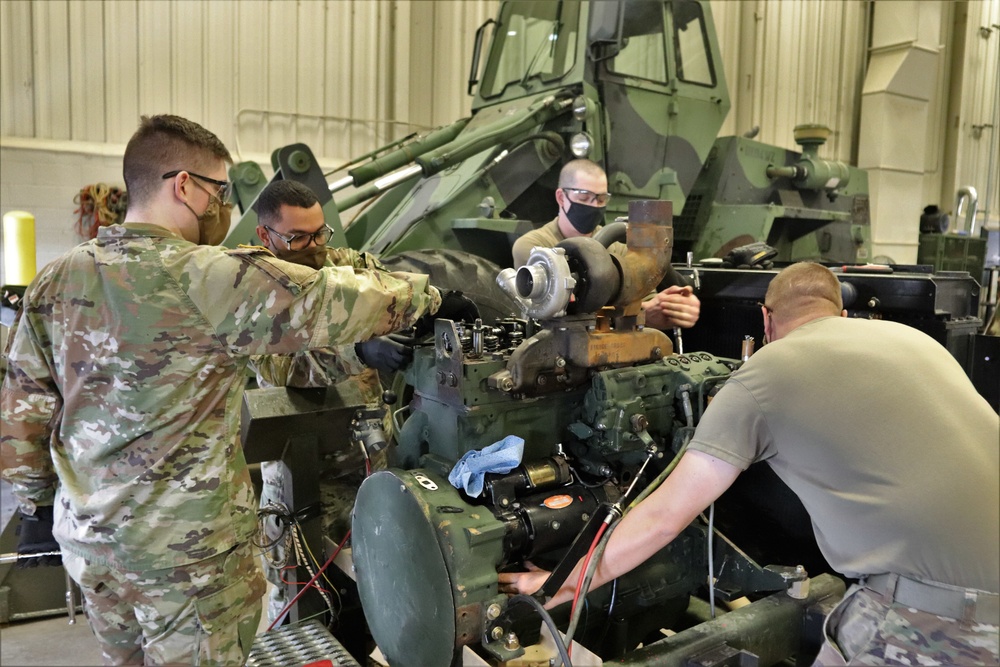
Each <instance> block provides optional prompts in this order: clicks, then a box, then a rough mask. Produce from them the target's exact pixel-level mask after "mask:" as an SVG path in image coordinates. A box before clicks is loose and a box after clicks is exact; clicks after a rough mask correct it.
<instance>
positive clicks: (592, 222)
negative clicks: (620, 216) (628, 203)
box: [563, 199, 604, 234]
mask: <svg viewBox="0 0 1000 667" xmlns="http://www.w3.org/2000/svg"><path fill="white" fill-rule="evenodd" d="M567 201H569V200H568V199H567ZM563 213H565V214H566V218H567V219H568V220H569V223H570V224H571V225H573V229H575V230H576V231H578V232H580V233H581V234H589V233H591V232H592V231H594V229H596V228H597V225H598V223H600V222H601V220H602V219H604V207H603V206H588V205H587V204H580V203H579V202H575V201H570V202H569V208H567V209H565V210H564V211H563Z"/></svg>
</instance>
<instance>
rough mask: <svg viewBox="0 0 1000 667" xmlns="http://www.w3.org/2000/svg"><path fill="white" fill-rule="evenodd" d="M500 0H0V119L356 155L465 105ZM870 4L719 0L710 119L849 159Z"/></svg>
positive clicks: (962, 168) (987, 73)
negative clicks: (807, 132) (162, 122)
mask: <svg viewBox="0 0 1000 667" xmlns="http://www.w3.org/2000/svg"><path fill="white" fill-rule="evenodd" d="M497 5H498V2H497V0H465V1H463V2H455V1H445V0H433V1H432V0H426V1H423V0H412V1H405V0H397V1H394V2H388V1H381V0H325V1H324V0H302V1H297V2H296V1H292V0H278V1H273V2H267V1H264V0H244V1H241V2H235V1H233V0H180V1H171V0H141V1H140V0H3V2H0V67H2V72H0V74H2V76H0V98H2V102H0V135H3V136H6V137H12V136H13V137H26V138H39V139H55V140H72V141H86V142H98V143H110V144H123V143H124V142H126V141H127V139H128V137H129V135H130V133H131V132H132V130H133V129H134V127H135V124H136V119H137V117H138V115H139V114H142V113H158V112H173V113H178V114H181V115H185V116H189V117H191V118H194V119H196V120H198V121H200V122H202V123H203V124H205V125H206V126H207V127H209V128H211V129H212V130H214V131H215V132H216V133H218V134H219V136H220V137H221V138H222V139H223V141H225V142H226V144H227V145H228V146H230V147H231V148H232V149H233V152H234V153H235V154H237V158H238V159H241V158H242V159H262V158H263V159H264V160H266V159H267V158H266V156H267V155H269V154H270V152H271V150H273V149H274V148H276V147H279V146H282V145H285V144H288V143H291V142H293V141H301V142H304V143H306V144H308V145H310V146H311V147H312V148H313V150H314V152H316V153H317V155H319V156H320V157H321V158H326V159H327V161H334V160H339V159H344V158H346V157H348V156H356V155H358V154H361V153H364V152H366V151H368V150H371V149H372V148H374V147H376V146H377V145H381V144H382V143H384V142H386V141H387V140H389V139H391V138H393V137H396V136H400V135H401V134H402V133H404V132H408V131H411V130H414V129H421V128H425V127H432V126H436V125H440V124H443V123H447V122H450V121H452V120H454V119H456V118H459V117H461V116H464V115H467V114H468V111H469V104H470V98H468V97H467V96H466V95H465V88H466V79H467V75H468V67H469V56H470V54H471V50H472V41H473V36H474V33H475V29H476V27H477V26H478V25H480V24H481V23H482V22H483V21H484V20H485V19H487V18H490V17H493V16H495V14H496V9H497ZM870 7H871V5H870V3H869V2H830V1H828V0H744V1H742V2H717V3H715V4H714V5H713V13H714V15H715V20H716V25H717V29H718V31H719V34H720V40H721V43H722V53H723V57H724V61H725V63H724V65H725V70H726V74H727V77H728V80H729V84H730V89H731V94H732V98H733V110H732V111H731V112H730V115H729V118H728V119H727V122H726V125H725V127H724V128H723V132H724V133H742V132H745V131H747V130H748V129H750V128H751V127H753V126H760V134H759V135H758V139H759V140H760V141H764V142H767V143H773V144H778V145H781V146H785V147H788V148H795V143H794V140H793V139H792V128H793V127H794V126H795V125H796V124H799V123H807V122H808V123H815V122H819V123H824V124H826V125H829V126H830V127H831V128H832V129H833V130H834V134H833V136H832V137H831V139H830V142H829V145H828V146H827V147H825V148H824V149H823V150H822V154H823V155H824V156H826V157H831V158H838V159H842V160H846V161H849V162H855V161H856V156H857V127H858V120H857V119H858V108H859V98H860V87H861V84H862V81H863V75H864V67H865V58H866V46H867V38H868V37H867V36H868V20H869V13H870ZM968 7H969V14H970V16H969V21H968V23H969V27H968V32H969V36H968V37H967V40H968V45H967V50H966V54H967V58H966V60H967V62H966V64H965V67H964V68H960V70H959V71H960V72H961V75H962V77H963V80H964V81H963V83H964V88H965V90H966V91H968V92H967V93H963V100H964V98H965V97H966V96H967V97H968V100H967V101H963V106H962V110H961V115H962V119H961V121H960V122H961V123H963V125H962V127H963V128H964V129H963V131H962V134H961V136H960V137H959V138H958V139H957V140H956V142H957V145H955V146H953V150H954V151H955V152H954V159H955V160H956V163H957V164H956V166H955V172H956V175H955V179H956V180H957V181H962V180H963V179H965V180H968V178H969V176H970V175H971V174H976V173H985V171H984V170H985V169H986V164H985V163H986V162H987V161H988V155H989V151H990V150H991V148H990V143H989V141H988V139H990V138H992V137H995V132H993V131H992V129H991V128H985V130H983V128H980V130H978V131H977V130H976V129H975V128H974V127H973V126H974V125H987V124H990V123H991V122H992V121H991V117H990V115H989V114H990V112H991V111H992V98H991V97H990V95H991V93H992V92H993V91H994V90H995V89H996V82H997V74H996V60H995V56H994V55H992V54H995V52H996V41H997V40H998V39H1000V38H993V39H984V38H980V37H977V36H976V33H975V31H976V30H977V28H978V26H980V25H987V26H988V25H990V23H997V22H998V19H997V16H996V15H997V14H998V13H1000V9H998V8H1000V0H973V1H970V2H969V3H968ZM990 48H992V49H993V51H992V52H991V51H990ZM991 58H993V59H992V60H991ZM389 121H399V124H393V123H391V122H389ZM977 134H978V135H979V137H977V136H976V135H977ZM984 136H985V137H986V138H987V140H986V141H984V140H983V139H982V137H984ZM994 145H995V144H994ZM944 148H945V147H944V145H943V142H942V145H941V146H940V148H935V149H934V151H935V155H937V153H939V152H940V151H941V150H944ZM935 161H936V162H939V160H937V159H936V158H935ZM941 187H942V189H943V190H947V189H949V188H950V187H951V185H950V183H945V184H942V186H941ZM994 201H995V198H994ZM994 208H998V207H996V206H995V207H994Z"/></svg>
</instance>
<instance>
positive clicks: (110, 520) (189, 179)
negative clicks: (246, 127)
mask: <svg viewBox="0 0 1000 667" xmlns="http://www.w3.org/2000/svg"><path fill="white" fill-rule="evenodd" d="M229 162H231V157H230V155H229V152H228V151H227V150H226V148H225V146H223V144H222V143H221V142H220V141H219V139H218V138H217V137H216V136H215V135H214V134H212V133H211V132H209V131H208V130H206V129H204V128H203V127H201V126H200V125H198V124H196V123H193V122H191V121H188V120H186V119H183V118H179V117H176V116H154V117H151V118H145V117H144V118H143V119H142V122H141V124H140V127H139V129H138V131H137V132H136V133H135V135H134V136H133V137H132V139H131V140H130V141H129V144H128V146H127V148H126V151H125V157H124V177H125V183H126V186H127V188H128V192H129V209H128V212H127V214H126V217H125V222H124V224H121V225H113V226H111V227H107V228H104V229H101V230H100V231H99V233H98V237H97V238H96V239H94V240H92V241H90V242H88V243H84V244H82V245H80V246H77V247H76V248H74V249H73V250H71V251H70V252H68V253H67V254H66V255H64V256H63V257H61V258H59V259H57V260H56V261H54V262H52V263H51V264H49V265H48V266H46V267H45V268H44V269H43V270H42V271H41V272H40V273H39V274H38V276H37V277H36V278H35V280H34V281H33V282H32V284H31V285H30V286H29V287H28V290H27V292H26V294H25V298H24V301H23V308H22V309H21V311H20V313H19V317H18V321H17V322H16V323H15V326H14V329H13V330H12V332H11V337H10V342H9V346H8V352H7V354H8V362H9V367H8V372H7V375H6V377H5V378H4V383H3V387H2V390H0V407H2V417H3V424H4V428H3V434H2V437H0V457H2V472H3V477H4V478H5V479H7V480H9V481H10V482H12V483H13V487H14V493H15V496H16V497H17V499H18V501H19V504H20V507H21V510H22V512H23V513H24V514H27V515H34V514H35V513H36V510H37V511H42V510H44V508H45V507H46V506H50V507H51V506H53V505H54V530H53V533H54V536H55V538H56V540H57V541H58V543H59V545H60V547H61V549H62V551H63V555H64V560H65V566H66V569H67V571H68V572H69V573H70V575H71V576H72V577H73V578H74V579H75V580H76V581H77V583H79V584H80V587H81V588H82V590H83V592H84V597H85V599H86V608H87V616H88V619H89V620H90V623H91V627H92V628H93V630H94V632H95V634H96V635H97V638H98V641H99V642H100V644H101V648H102V651H103V653H104V660H105V662H106V663H107V664H126V663H129V664H135V663H140V664H141V663H143V662H144V661H145V662H147V664H153V663H184V664H238V663H241V662H242V661H243V660H244V659H245V657H246V655H247V654H248V652H249V649H250V642H251V639H252V637H253V635H254V633H255V630H256V626H257V623H258V620H259V617H260V597H261V595H262V594H263V591H264V580H263V577H261V575H260V570H259V568H257V567H256V563H255V561H254V559H253V555H252V553H251V549H250V547H249V540H250V537H251V535H252V533H253V531H254V528H255V515H256V508H255V505H256V503H255V502H254V497H253V496H254V494H253V489H252V486H251V482H250V476H249V474H248V472H247V465H246V461H245V459H244V457H243V453H242V451H241V449H240V448H239V447H238V445H237V442H236V435H237V432H238V426H239V424H238V422H239V409H238V405H239V402H240V399H241V395H242V392H243V389H244V384H245V377H246V369H247V364H248V362H249V359H250V357H251V356H252V355H261V354H285V355H287V354H293V353H295V352H298V351H301V350H305V349H322V348H328V347H331V346H336V345H341V344H346V343H353V342H355V341H358V340H365V339H368V338H370V337H372V336H377V335H382V334H385V333H388V332H390V331H395V330H398V329H401V328H405V327H407V326H409V325H411V324H413V323H414V322H415V321H416V320H417V319H418V318H420V317H422V316H424V315H425V314H427V313H433V312H434V311H436V310H437V309H438V307H439V305H440V295H439V293H438V292H437V290H436V289H434V288H433V287H431V286H430V285H429V284H428V280H427V277H426V276H421V275H411V274H389V273H384V272H375V271H366V270H358V269H354V268H350V267H331V268H325V269H323V270H321V271H312V270H311V269H304V268H303V267H301V266H298V265H295V264H289V263H287V262H283V261H281V260H278V259H276V258H274V257H273V256H272V255H271V254H270V253H269V252H268V251H266V250H263V249H258V250H255V249H240V250H233V251H226V250H224V249H222V248H219V247H215V244H218V243H219V242H221V241H222V239H223V238H224V236H225V235H226V233H227V231H228V229H229V212H230V208H231V207H230V205H229V204H228V203H226V195H227V190H228V188H229V184H228V183H227V182H226V180H225V179H226V168H227V163H229Z"/></svg>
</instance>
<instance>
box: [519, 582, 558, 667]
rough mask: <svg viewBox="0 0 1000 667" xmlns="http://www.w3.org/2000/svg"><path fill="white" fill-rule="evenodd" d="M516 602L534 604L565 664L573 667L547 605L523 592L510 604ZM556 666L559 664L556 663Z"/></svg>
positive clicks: (533, 606)
mask: <svg viewBox="0 0 1000 667" xmlns="http://www.w3.org/2000/svg"><path fill="white" fill-rule="evenodd" d="M515 602H527V603H528V604H530V605H531V606H532V608H534V610H535V611H537V612H538V615H539V616H541V617H542V621H543V622H544V623H545V625H546V627H548V629H549V632H551V633H552V641H554V642H555V644H556V648H557V649H558V650H559V659H560V660H562V664H563V666H564V667H573V663H572V662H570V659H569V653H567V652H566V645H565V644H563V642H562V640H561V639H560V638H559V628H557V627H556V623H555V621H553V620H552V617H551V616H549V612H547V611H545V607H543V606H542V603H541V602H539V601H538V600H536V599H535V598H533V597H531V596H530V595H521V594H519V595H515V596H514V597H512V598H511V599H510V602H509V604H513V603H515ZM555 667H559V666H558V665H555Z"/></svg>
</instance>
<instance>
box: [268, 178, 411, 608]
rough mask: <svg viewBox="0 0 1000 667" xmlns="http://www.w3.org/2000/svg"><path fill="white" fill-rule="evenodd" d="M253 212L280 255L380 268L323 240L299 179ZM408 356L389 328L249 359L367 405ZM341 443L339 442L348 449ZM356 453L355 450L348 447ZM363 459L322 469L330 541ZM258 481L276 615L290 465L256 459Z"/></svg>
mask: <svg viewBox="0 0 1000 667" xmlns="http://www.w3.org/2000/svg"><path fill="white" fill-rule="evenodd" d="M254 210H255V211H256V212H257V220H258V222H259V224H258V225H257V237H258V238H259V239H260V241H261V243H263V245H264V247H265V248H267V249H268V250H270V251H271V252H272V253H274V255H275V256H276V257H277V258H278V259H282V260H285V261H286V262H291V263H294V264H300V265H302V266H308V267H310V268H312V269H320V268H323V267H324V266H344V267H351V268H357V269H370V270H375V271H385V270H386V269H384V268H383V267H382V265H381V264H380V263H379V262H378V261H377V260H376V259H375V258H374V257H373V256H371V255H369V254H367V253H359V252H357V251H355V250H351V249H350V248H332V247H328V246H327V245H326V243H327V241H329V240H330V238H331V237H332V236H333V230H332V229H331V228H330V227H329V226H328V225H327V224H326V221H325V219H324V217H323V209H322V207H321V206H320V203H319V200H318V199H317V197H316V195H315V193H313V191H312V190H310V189H309V188H308V187H307V186H305V185H303V184H302V183H299V182H297V181H289V180H278V181H274V182H272V183H270V184H268V185H267V187H265V188H264V190H262V191H261V193H260V195H259V196H258V197H257V201H256V202H255V203H254ZM412 358H413V348H412V347H411V346H409V345H406V344H403V343H401V342H399V341H398V340H395V339H393V338H390V337H389V336H381V337H377V338H373V339H372V340H369V341H365V342H363V343H357V344H353V345H342V346H339V347H335V348H330V349H327V350H311V351H309V352H304V353H299V354H296V355H292V356H260V357H254V358H253V359H252V360H251V365H252V366H253V368H254V370H255V371H256V374H257V383H258V385H260V386H262V387H268V386H293V387H326V386H330V385H333V384H337V383H340V382H350V383H353V385H354V387H355V388H357V390H358V393H359V394H360V396H361V397H362V399H363V400H364V401H365V402H366V404H368V405H369V406H378V405H380V404H381V396H382V385H381V382H380V379H379V375H378V372H382V373H387V374H388V373H392V372H394V371H397V370H399V369H400V368H402V367H403V366H405V365H406V364H407V363H409V361H410V360H411V359H412ZM382 421H383V430H384V431H385V433H387V434H388V433H389V431H390V428H391V421H390V420H389V419H388V411H385V414H384V417H383V420H382ZM346 449H347V448H345V450H346ZM348 451H353V452H355V453H357V452H356V450H348ZM380 454H383V455H382V456H375V457H373V461H372V464H373V465H372V467H373V469H379V468H384V467H385V456H384V450H383V452H381V453H380ZM364 471H365V468H364V461H363V460H362V459H360V458H358V457H354V458H351V457H348V456H345V457H341V458H338V459H337V460H336V461H334V462H332V464H331V465H330V466H329V468H328V469H326V470H322V471H320V495H321V498H322V504H323V512H322V517H323V531H324V533H325V534H327V535H328V536H329V537H330V538H331V539H332V540H333V541H334V542H340V541H341V539H343V537H344V535H345V533H346V532H347V530H348V529H349V528H350V512H351V508H352V507H353V506H354V496H355V495H356V494H357V488H358V486H359V485H360V483H361V479H362V478H363V477H364ZM261 477H262V480H263V488H262V491H261V497H260V507H261V509H262V510H264V511H265V512H264V516H265V517H266V518H265V520H264V524H263V528H264V531H265V533H266V537H267V540H266V542H267V543H268V544H269V545H270V546H269V547H268V549H267V552H266V554H264V556H263V557H262V563H263V567H264V574H265V576H266V577H267V579H268V581H270V582H271V584H273V586H272V588H271V594H270V598H269V599H268V604H267V618H268V621H269V622H274V621H275V619H277V618H278V617H279V615H280V614H281V612H282V610H283V609H284V608H285V606H286V604H287V603H288V601H289V600H290V599H291V597H292V596H294V594H295V590H294V588H293V587H291V586H288V585H287V584H286V582H285V581H283V580H282V575H283V574H285V573H284V572H283V571H282V566H283V565H287V564H288V563H289V562H290V561H289V557H290V554H288V553H286V552H285V544H284V540H283V539H282V538H283V536H284V534H285V532H286V530H287V525H286V523H285V522H284V521H283V520H282V519H281V518H280V517H281V516H282V515H288V514H291V513H293V512H294V511H295V510H296V509H297V508H296V507H294V504H293V493H292V484H293V482H294V480H293V479H292V471H291V470H290V469H289V468H288V466H287V465H286V464H285V462H284V461H265V462H263V463H262V464H261Z"/></svg>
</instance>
